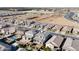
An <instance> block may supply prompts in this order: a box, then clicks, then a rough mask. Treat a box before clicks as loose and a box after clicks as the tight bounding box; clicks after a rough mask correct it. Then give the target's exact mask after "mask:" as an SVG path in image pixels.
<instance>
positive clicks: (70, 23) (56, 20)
mask: <svg viewBox="0 0 79 59" xmlns="http://www.w3.org/2000/svg"><path fill="white" fill-rule="evenodd" d="M37 21H40V22H44V23H51V24H59V25H68V26H74V27H77V28H79V24H78V23H76V22H73V21H70V20H67V19H65V18H64V17H63V16H52V17H48V18H43V19H40V17H39V20H38V19H37Z"/></svg>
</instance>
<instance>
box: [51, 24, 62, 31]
mask: <svg viewBox="0 0 79 59" xmlns="http://www.w3.org/2000/svg"><path fill="white" fill-rule="evenodd" d="M61 28H62V26H61V25H55V27H53V28H52V31H54V32H59V31H60V29H61Z"/></svg>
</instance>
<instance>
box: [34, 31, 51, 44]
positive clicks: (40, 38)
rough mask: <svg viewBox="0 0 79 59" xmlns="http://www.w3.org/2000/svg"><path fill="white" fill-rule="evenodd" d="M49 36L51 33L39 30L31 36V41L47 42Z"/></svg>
mask: <svg viewBox="0 0 79 59" xmlns="http://www.w3.org/2000/svg"><path fill="white" fill-rule="evenodd" d="M51 37H52V35H51V33H49V32H39V33H37V34H36V35H35V37H34V38H33V43H36V44H45V43H46V42H47V40H49V39H50V38H51Z"/></svg>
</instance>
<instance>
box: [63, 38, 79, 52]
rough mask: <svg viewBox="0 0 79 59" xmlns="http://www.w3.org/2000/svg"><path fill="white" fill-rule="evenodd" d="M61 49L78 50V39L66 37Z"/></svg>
mask: <svg viewBox="0 0 79 59" xmlns="http://www.w3.org/2000/svg"><path fill="white" fill-rule="evenodd" d="M62 49H63V50H66V51H79V40H77V39H74V40H73V39H72V38H67V39H66V41H65V43H64V45H63V47H62Z"/></svg>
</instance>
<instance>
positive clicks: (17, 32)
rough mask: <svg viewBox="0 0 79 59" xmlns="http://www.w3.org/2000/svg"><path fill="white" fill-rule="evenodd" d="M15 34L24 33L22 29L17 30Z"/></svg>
mask: <svg viewBox="0 0 79 59" xmlns="http://www.w3.org/2000/svg"><path fill="white" fill-rule="evenodd" d="M15 34H16V35H24V31H20V30H17V31H16V32H15Z"/></svg>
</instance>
